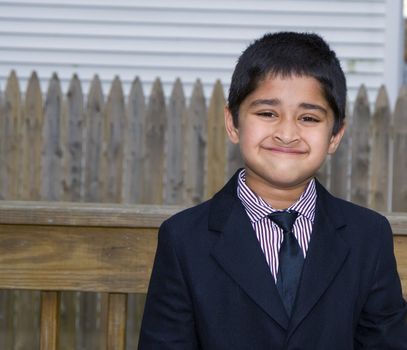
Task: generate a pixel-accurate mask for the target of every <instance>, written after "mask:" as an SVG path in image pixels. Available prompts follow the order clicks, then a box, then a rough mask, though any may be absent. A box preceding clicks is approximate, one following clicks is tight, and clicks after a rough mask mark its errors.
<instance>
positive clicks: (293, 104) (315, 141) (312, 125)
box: [225, 75, 344, 194]
mask: <svg viewBox="0 0 407 350" xmlns="http://www.w3.org/2000/svg"><path fill="white" fill-rule="evenodd" d="M225 123H226V129H227V133H228V136H229V138H230V140H231V141H232V142H233V143H239V144H240V151H241V154H242V157H243V160H244V163H245V168H246V182H247V184H248V185H249V187H251V188H252V190H254V191H255V192H256V193H258V194H260V193H261V192H263V191H264V190H265V189H267V188H268V189H272V188H275V189H294V188H298V189H299V188H305V186H306V185H307V184H308V182H309V180H310V179H311V178H312V177H313V176H314V175H315V173H316V172H317V170H318V169H319V168H320V166H321V165H322V163H323V162H324V160H325V157H326V155H327V154H332V153H334V152H335V150H336V148H337V147H338V145H339V142H340V140H341V138H342V135H343V132H344V128H342V129H341V130H340V131H339V132H338V133H337V134H336V135H332V128H333V125H334V116H333V112H332V110H331V108H330V106H329V104H328V102H327V101H326V100H325V98H324V96H323V93H322V88H321V86H320V83H319V82H318V81H317V80H316V79H314V78H312V77H307V76H295V75H293V76H290V77H284V78H283V77H281V76H276V77H272V78H267V79H265V80H264V81H263V82H261V83H260V84H259V86H258V87H257V89H256V90H254V91H253V92H252V93H251V94H250V95H248V96H247V97H246V99H245V100H244V101H243V103H242V104H241V106H240V109H239V126H238V128H235V127H234V125H233V120H232V116H231V114H230V112H229V110H228V109H227V108H225Z"/></svg>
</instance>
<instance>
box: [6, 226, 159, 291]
mask: <svg viewBox="0 0 407 350" xmlns="http://www.w3.org/2000/svg"><path fill="white" fill-rule="evenodd" d="M156 240H157V235H156V229H148V228H140V229H138V228H110V227H78V226H67V227H64V226H37V225H36V226H27V225H19V226H18V227H17V226H15V225H0V286H1V288H6V289H45V290H59V291H65V290H67V291H68V290H82V291H93V292H121V293H136V292H145V291H146V289H147V285H148V280H149V276H150V272H151V265H152V262H153V259H154V254H155V247H156ZM135 257H137V259H135ZM17 277H18V278H17Z"/></svg>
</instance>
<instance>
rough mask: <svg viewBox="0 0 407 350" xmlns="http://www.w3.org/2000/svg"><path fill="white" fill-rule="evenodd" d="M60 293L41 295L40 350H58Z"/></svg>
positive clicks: (43, 293) (44, 293)
mask: <svg viewBox="0 0 407 350" xmlns="http://www.w3.org/2000/svg"><path fill="white" fill-rule="evenodd" d="M58 323H59V293H58V292H45V291H44V292H42V293H41V335H40V350H58Z"/></svg>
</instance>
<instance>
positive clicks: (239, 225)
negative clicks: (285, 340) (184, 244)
mask: <svg viewBox="0 0 407 350" xmlns="http://www.w3.org/2000/svg"><path fill="white" fill-rule="evenodd" d="M230 190H232V191H230ZM235 192H236V176H235V177H234V178H232V180H231V181H230V182H229V183H228V184H227V185H226V186H225V188H224V190H222V191H221V192H220V193H219V194H218V195H216V196H215V197H214V199H213V200H212V204H211V210H210V213H211V214H210V219H209V226H210V227H209V229H211V230H215V231H219V232H220V235H219V240H218V242H217V243H216V244H215V246H214V248H213V250H212V256H213V257H214V258H215V259H216V261H217V262H218V264H219V265H220V266H221V267H222V269H223V270H224V271H225V272H226V273H227V274H229V275H230V276H231V278H232V279H233V280H234V281H235V282H236V283H237V284H239V285H240V287H241V288H242V289H243V290H244V291H245V293H246V294H247V295H248V296H249V297H250V298H251V299H252V300H253V301H254V302H255V303H256V304H257V305H258V306H259V307H260V308H262V309H263V310H264V311H265V312H266V313H267V314H268V315H269V316H270V317H272V318H273V319H274V320H275V321H276V322H277V323H278V324H279V325H280V326H281V327H282V328H284V329H287V327H288V317H287V314H286V312H285V309H284V306H283V303H282V301H281V298H280V296H279V294H278V291H277V288H276V286H275V282H274V279H273V276H272V275H271V272H270V268H269V266H268V264H267V262H266V259H265V257H264V254H263V252H262V250H261V248H260V245H259V242H258V241H257V238H256V234H255V232H254V230H253V227H252V225H251V223H250V220H249V218H248V216H247V214H246V212H245V209H244V207H243V205H242V204H241V202H240V200H239V199H238V198H237V195H236V194H234V193H235Z"/></svg>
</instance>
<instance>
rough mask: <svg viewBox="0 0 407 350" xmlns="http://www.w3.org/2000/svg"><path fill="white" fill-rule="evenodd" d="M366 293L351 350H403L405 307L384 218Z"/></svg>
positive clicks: (406, 322) (406, 329)
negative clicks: (360, 349)
mask: <svg viewBox="0 0 407 350" xmlns="http://www.w3.org/2000/svg"><path fill="white" fill-rule="evenodd" d="M373 276H374V277H373V280H372V282H371V288H370V292H369V294H368V297H367V300H366V303H365V305H364V307H363V309H362V312H361V317H360V320H359V324H358V327H357V330H356V337H355V348H356V349H359V348H362V349H377V350H379V349H383V350H384V349H387V350H390V349H394V350H396V349H397V350H407V319H406V317H407V316H406V315H407V306H406V302H405V301H404V299H403V296H402V291H401V285H400V278H399V276H398V273H397V266H396V259H395V257H394V253H393V235H392V231H391V228H390V224H389V222H388V221H387V219H383V221H382V224H381V235H380V239H379V245H378V256H377V261H376V268H375V273H374V275H373Z"/></svg>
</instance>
